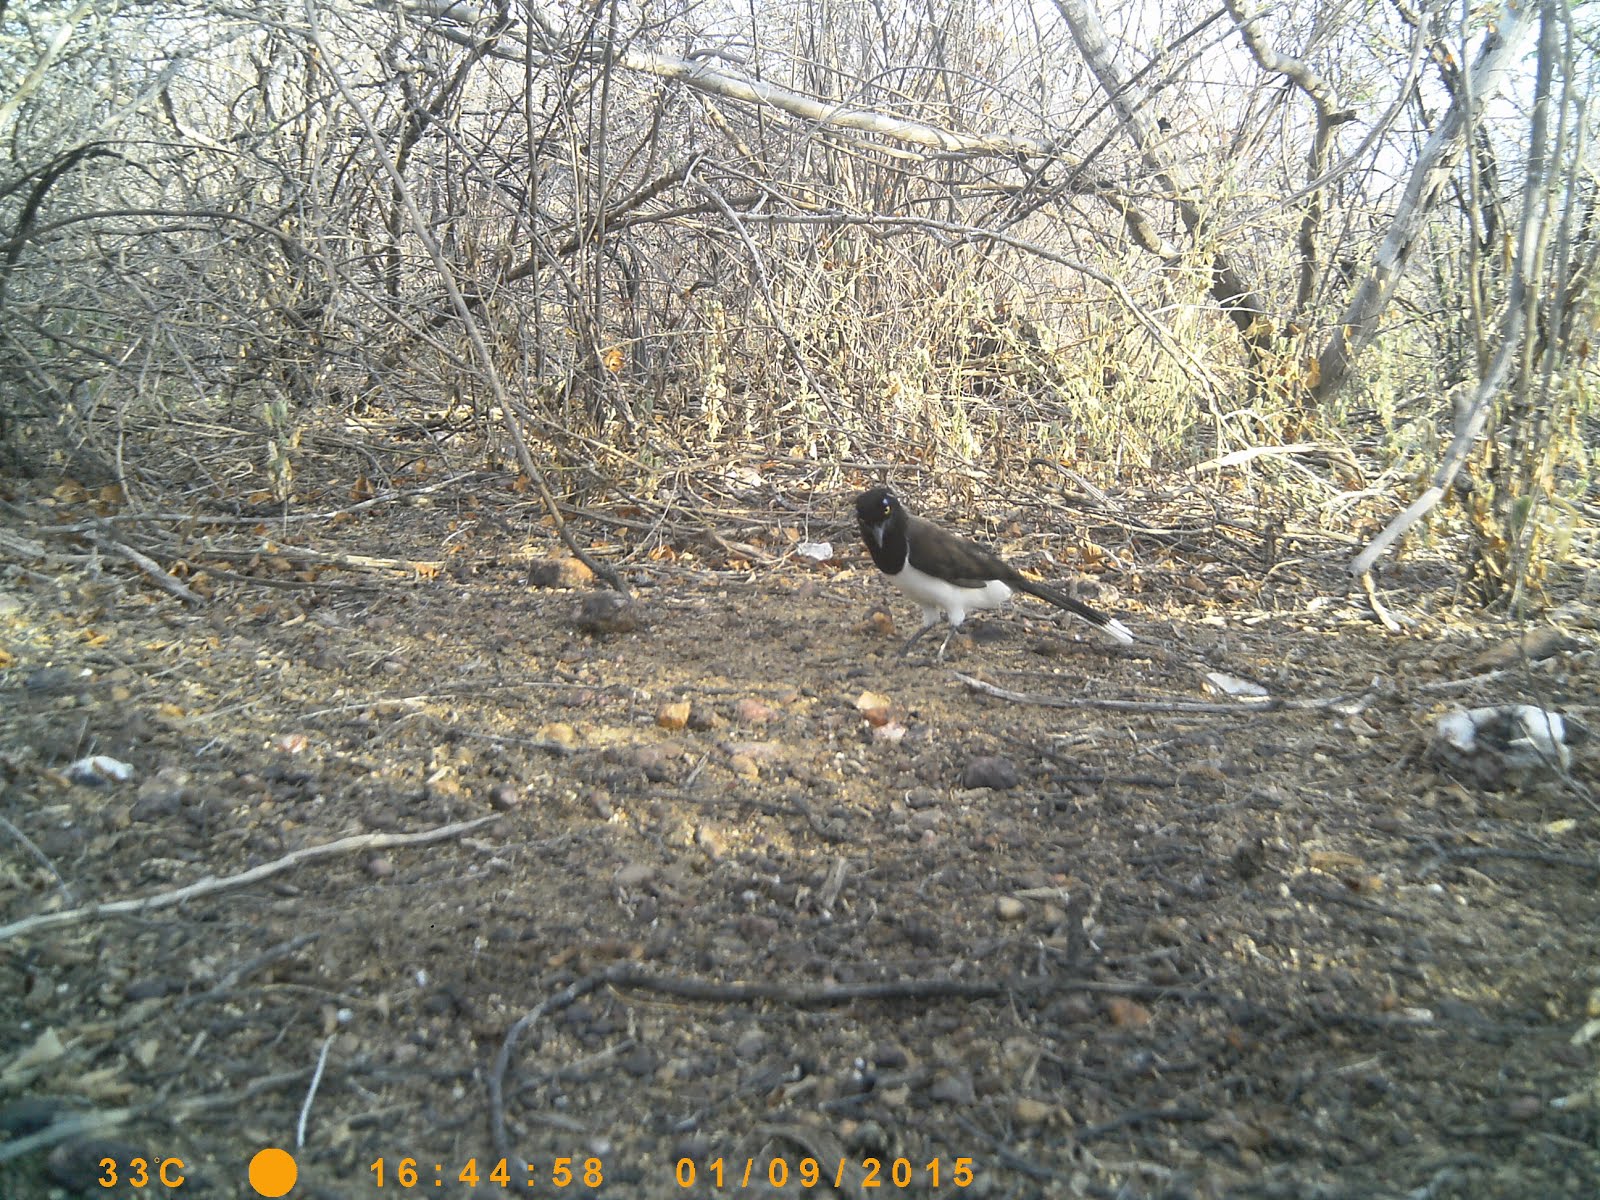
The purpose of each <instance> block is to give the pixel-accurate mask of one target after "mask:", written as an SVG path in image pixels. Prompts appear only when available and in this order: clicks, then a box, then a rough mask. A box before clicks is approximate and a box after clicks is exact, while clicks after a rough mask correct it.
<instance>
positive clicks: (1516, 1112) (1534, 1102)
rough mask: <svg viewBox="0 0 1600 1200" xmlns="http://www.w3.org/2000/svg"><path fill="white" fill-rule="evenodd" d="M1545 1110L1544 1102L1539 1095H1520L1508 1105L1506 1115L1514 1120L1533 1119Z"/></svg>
mask: <svg viewBox="0 0 1600 1200" xmlns="http://www.w3.org/2000/svg"><path fill="white" fill-rule="evenodd" d="M1543 1111H1544V1102H1543V1101H1542V1100H1540V1099H1539V1097H1537V1096H1518V1097H1517V1098H1516V1099H1514V1100H1512V1101H1511V1103H1510V1104H1508V1105H1506V1116H1508V1117H1510V1118H1511V1119H1512V1120H1513V1121H1531V1120H1533V1119H1534V1118H1535V1117H1537V1116H1538V1115H1539V1114H1540V1113H1541V1112H1543Z"/></svg>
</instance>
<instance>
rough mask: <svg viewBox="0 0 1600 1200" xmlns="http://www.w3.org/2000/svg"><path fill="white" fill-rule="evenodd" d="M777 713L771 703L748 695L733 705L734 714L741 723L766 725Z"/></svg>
mask: <svg viewBox="0 0 1600 1200" xmlns="http://www.w3.org/2000/svg"><path fill="white" fill-rule="evenodd" d="M776 715H777V712H776V711H775V710H774V709H773V708H772V706H771V705H769V704H763V703H762V702H761V701H760V700H757V699H755V698H754V697H751V696H746V697H744V698H743V699H742V700H740V701H739V702H738V703H737V704H735V705H734V706H733V716H734V719H735V720H736V721H738V722H739V724H741V725H765V724H766V723H767V722H768V721H770V720H772V718H773V717H775V716H776Z"/></svg>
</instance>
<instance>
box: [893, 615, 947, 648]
mask: <svg viewBox="0 0 1600 1200" xmlns="http://www.w3.org/2000/svg"><path fill="white" fill-rule="evenodd" d="M938 623H939V610H938V609H937V608H932V609H929V608H925V609H923V610H922V628H921V629H919V630H917V631H916V632H915V633H913V634H912V635H911V636H910V637H908V638H907V639H906V644H905V645H904V646H901V647H900V657H901V658H904V657H905V656H906V654H907V652H909V651H910V649H911V647H912V646H913V645H915V644H916V641H917V639H918V638H920V637H921V636H922V635H923V634H925V633H927V632H928V630H930V629H932V628H933V627H934V626H935V625H937V624H938Z"/></svg>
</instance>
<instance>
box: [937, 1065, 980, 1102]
mask: <svg viewBox="0 0 1600 1200" xmlns="http://www.w3.org/2000/svg"><path fill="white" fill-rule="evenodd" d="M928 1098H929V1099H931V1100H938V1101H940V1102H942V1103H945V1104H971V1103H972V1102H973V1100H975V1099H977V1091H976V1089H975V1088H974V1087H973V1086H972V1075H971V1073H970V1072H968V1071H952V1072H951V1073H949V1074H948V1075H941V1076H939V1078H937V1079H935V1080H934V1081H933V1086H932V1087H930V1088H929V1089H928Z"/></svg>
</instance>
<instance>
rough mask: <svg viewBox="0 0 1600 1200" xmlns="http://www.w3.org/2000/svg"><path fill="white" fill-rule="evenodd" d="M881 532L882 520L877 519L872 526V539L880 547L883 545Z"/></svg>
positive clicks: (882, 527)
mask: <svg viewBox="0 0 1600 1200" xmlns="http://www.w3.org/2000/svg"><path fill="white" fill-rule="evenodd" d="M883 534H884V525H883V522H882V521H879V522H878V523H877V524H876V525H874V526H873V527H872V540H873V541H875V542H877V543H878V546H879V547H880V548H881V547H882V546H883Z"/></svg>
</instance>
